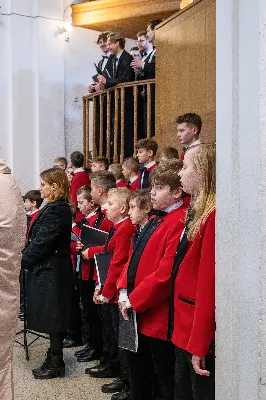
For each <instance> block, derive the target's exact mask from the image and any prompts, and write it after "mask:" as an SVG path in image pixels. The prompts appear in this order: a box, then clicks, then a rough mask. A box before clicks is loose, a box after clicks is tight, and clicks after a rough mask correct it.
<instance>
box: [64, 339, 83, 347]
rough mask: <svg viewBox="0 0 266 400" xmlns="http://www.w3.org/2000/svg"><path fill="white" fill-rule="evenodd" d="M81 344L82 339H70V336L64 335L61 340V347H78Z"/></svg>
mask: <svg viewBox="0 0 266 400" xmlns="http://www.w3.org/2000/svg"><path fill="white" fill-rule="evenodd" d="M82 345H83V342H82V339H80V340H75V339H71V338H70V337H66V338H65V339H64V341H63V348H64V349H70V348H71V347H80V346H82Z"/></svg>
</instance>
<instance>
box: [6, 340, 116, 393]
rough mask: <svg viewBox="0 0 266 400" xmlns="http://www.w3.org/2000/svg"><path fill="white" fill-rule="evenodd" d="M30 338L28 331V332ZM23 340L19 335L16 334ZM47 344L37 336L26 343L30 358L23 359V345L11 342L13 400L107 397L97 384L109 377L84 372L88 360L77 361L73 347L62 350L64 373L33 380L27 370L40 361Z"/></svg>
mask: <svg viewBox="0 0 266 400" xmlns="http://www.w3.org/2000/svg"><path fill="white" fill-rule="evenodd" d="M28 337H29V338H28V339H29V340H31V335H28ZM16 339H17V340H19V341H22V340H23V335H19V336H17V338H16ZM47 347H48V341H47V340H45V339H38V340H37V341H36V342H35V343H33V344H32V345H31V346H30V360H29V361H26V358H25V352H24V348H23V347H21V346H20V345H18V344H15V346H14V384H15V400H55V399H56V400H83V399H84V400H85V399H86V400H108V399H110V398H111V395H108V394H107V395H106V394H103V393H102V392H101V385H103V384H104V383H108V382H111V381H112V379H109V380H107V379H95V378H90V377H89V376H88V375H85V374H84V370H85V368H86V367H88V366H93V365H94V364H95V362H91V363H77V362H76V361H75V360H76V359H75V357H74V351H75V349H66V350H64V356H65V363H66V377H65V378H61V379H60V378H59V379H51V380H45V381H42V380H36V379H34V378H33V376H32V373H31V370H32V368H36V367H38V366H39V365H41V363H42V361H43V359H44V355H45V353H46V350H47Z"/></svg>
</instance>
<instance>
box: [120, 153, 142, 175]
mask: <svg viewBox="0 0 266 400" xmlns="http://www.w3.org/2000/svg"><path fill="white" fill-rule="evenodd" d="M122 165H124V166H125V167H126V168H128V169H129V170H130V171H132V172H136V174H137V173H138V171H139V162H138V160H137V159H136V158H134V157H128V158H126V159H125V160H124V162H123V164H122Z"/></svg>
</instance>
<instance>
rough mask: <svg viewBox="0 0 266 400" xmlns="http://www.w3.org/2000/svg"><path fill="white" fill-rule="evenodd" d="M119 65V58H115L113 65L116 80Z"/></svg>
mask: <svg viewBox="0 0 266 400" xmlns="http://www.w3.org/2000/svg"><path fill="white" fill-rule="evenodd" d="M117 65H118V58H117V57H114V64H113V72H114V78H115V77H116V73H117Z"/></svg>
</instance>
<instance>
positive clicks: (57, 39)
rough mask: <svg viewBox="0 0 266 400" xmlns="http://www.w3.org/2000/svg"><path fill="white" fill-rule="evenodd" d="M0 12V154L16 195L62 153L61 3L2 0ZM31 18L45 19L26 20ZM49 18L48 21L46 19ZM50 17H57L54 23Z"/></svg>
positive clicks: (34, 183)
mask: <svg viewBox="0 0 266 400" xmlns="http://www.w3.org/2000/svg"><path fill="white" fill-rule="evenodd" d="M0 5H1V9H0V13H4V14H10V13H17V14H23V15H25V16H18V15H10V16H4V15H0V54H1V55H0V59H1V63H0V121H1V126H0V156H1V157H4V158H6V159H7V161H8V164H9V165H10V167H11V168H12V171H13V174H14V175H15V177H16V178H17V180H18V183H19V184H20V186H21V189H22V191H23V192H24V191H26V190H28V189H32V188H35V187H37V186H38V182H39V172H40V171H41V170H43V169H44V168H47V167H49V166H50V165H51V163H52V161H53V159H54V157H55V156H57V155H58V154H62V153H63V154H64V153H65V139H64V38H63V37H62V35H57V33H56V32H57V25H58V24H59V23H60V20H61V21H62V19H63V3H62V0H23V1H21V0H2V1H1V4H0ZM37 15H39V16H42V17H46V18H31V17H36V16H37ZM47 18H52V19H47ZM54 19H58V20H59V21H56V20H54Z"/></svg>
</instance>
